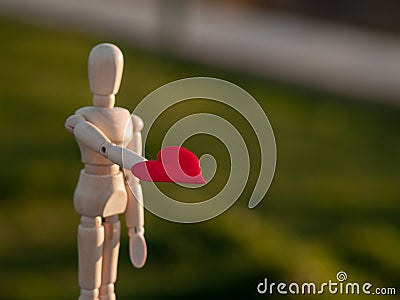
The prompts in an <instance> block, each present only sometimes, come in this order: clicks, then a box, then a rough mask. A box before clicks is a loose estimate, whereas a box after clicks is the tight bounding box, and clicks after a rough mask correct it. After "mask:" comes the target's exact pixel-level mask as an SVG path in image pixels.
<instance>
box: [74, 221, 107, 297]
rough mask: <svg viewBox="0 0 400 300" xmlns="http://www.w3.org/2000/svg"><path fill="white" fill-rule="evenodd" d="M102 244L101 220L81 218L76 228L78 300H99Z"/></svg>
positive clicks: (102, 229) (102, 230)
mask: <svg viewBox="0 0 400 300" xmlns="http://www.w3.org/2000/svg"><path fill="white" fill-rule="evenodd" d="M103 243H104V228H103V226H102V225H101V218H100V217H95V218H93V217H85V216H82V217H81V224H80V225H79V228H78V254H79V286H80V287H81V295H80V297H79V300H98V299H99V298H98V297H99V288H100V283H101V265H102V252H103Z"/></svg>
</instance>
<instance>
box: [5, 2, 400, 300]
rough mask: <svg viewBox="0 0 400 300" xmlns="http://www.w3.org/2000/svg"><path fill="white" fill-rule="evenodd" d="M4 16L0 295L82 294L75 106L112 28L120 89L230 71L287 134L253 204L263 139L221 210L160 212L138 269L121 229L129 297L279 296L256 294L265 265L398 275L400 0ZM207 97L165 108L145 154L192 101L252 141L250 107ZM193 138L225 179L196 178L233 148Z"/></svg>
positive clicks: (309, 275) (52, 7)
mask: <svg viewBox="0 0 400 300" xmlns="http://www.w3.org/2000/svg"><path fill="white" fill-rule="evenodd" d="M0 33H1V34H0V36H1V37H2V38H1V41H0V44H1V45H0V46H1V47H0V66H1V69H2V72H1V73H0V78H1V84H0V87H1V101H0V105H1V107H0V128H1V129H0V132H1V138H2V147H1V148H0V154H1V157H2V158H3V167H2V168H1V171H0V179H1V180H0V187H1V198H0V199H1V200H0V240H1V242H0V282H1V283H0V299H7V300H8V299H55V298H56V299H76V298H77V297H78V294H79V287H78V278H77V246H76V230H77V225H78V223H79V216H78V215H77V214H76V213H75V212H74V210H73V206H72V197H73V192H74V189H75V186H76V183H77V180H78V175H79V170H80V169H81V168H82V165H81V163H80V155H79V152H78V148H77V146H76V143H75V141H74V139H73V137H72V136H70V135H69V134H68V133H67V132H66V131H65V130H64V121H65V119H66V118H67V117H68V116H69V115H71V114H72V113H73V112H74V111H75V110H76V109H77V108H79V107H82V106H86V105H90V104H91V94H90V91H89V87H88V82H87V56H88V54H89V51H90V49H91V48H92V47H93V46H94V45H96V44H97V43H100V42H105V41H107V42H113V43H116V44H117V45H119V47H120V48H121V49H122V51H123V52H124V57H125V70H124V77H123V81H122V86H121V89H120V92H119V94H118V96H117V104H118V105H119V106H123V107H126V108H128V109H129V110H133V108H134V107H135V106H136V105H137V104H138V103H139V102H140V100H141V99H143V97H145V96H146V95H147V94H148V93H150V92H151V91H153V90H155V89H156V88H158V87H160V86H161V85H163V84H166V83H168V82H171V81H173V80H177V79H181V78H186V77H193V76H210V77H217V78H221V79H225V80H228V81H231V82H233V83H235V84H237V85H239V86H240V87H242V88H244V89H245V90H247V91H248V92H249V93H250V94H251V95H252V96H253V97H254V98H255V99H257V100H258V101H259V104H260V105H261V106H262V108H263V109H264V110H265V112H266V114H267V115H268V117H269V120H270V122H271V125H272V127H273V129H274V132H275V137H276V141H277V150H278V162H277V169H276V174H275V178H274V181H273V183H272V185H271V188H270V190H269V192H268V194H267V195H266V197H265V199H264V201H263V202H262V203H261V204H260V205H259V206H257V207H256V208H255V209H253V210H249V209H248V208H247V202H248V198H249V196H250V194H251V191H252V189H253V188H254V184H255V180H256V179H257V171H258V169H257V168H259V159H260V157H259V154H258V152H257V151H256V150H257V149H256V150H255V151H253V152H251V153H250V154H251V170H252V174H251V176H250V180H249V182H248V184H247V185H246V188H245V190H244V192H243V194H242V196H241V197H240V199H239V200H238V202H236V204H235V205H234V206H233V207H232V208H231V209H229V210H228V211H227V212H225V213H224V214H222V215H220V216H218V217H217V218H215V219H213V220H210V221H207V222H203V223H200V224H190V225H187V224H186V225H185V224H176V223H171V222H168V221H165V220H163V219H160V218H158V217H156V216H154V215H152V214H151V213H149V212H147V213H146V237H147V242H148V248H149V256H148V262H147V264H146V266H145V267H144V268H143V269H141V270H136V269H134V268H133V267H132V266H131V265H130V263H129V257H128V241H127V234H126V230H123V232H122V240H121V251H120V264H119V273H118V281H117V284H116V290H117V296H118V299H187V298H190V299H221V298H227V299H253V298H270V299H274V298H276V297H277V296H276V294H274V295H267V294H265V295H261V296H260V295H258V294H257V289H256V288H257V285H258V283H259V282H262V281H263V280H264V278H268V281H269V282H276V283H278V282H281V281H282V282H286V283H291V282H298V283H302V282H315V283H316V284H321V283H322V282H327V281H329V280H335V279H336V274H337V273H338V272H339V271H346V272H347V274H348V276H349V279H348V281H349V282H360V283H363V282H371V283H373V285H374V286H376V287H396V288H397V292H400V286H399V282H400V255H399V250H400V219H399V214H400V203H399V199H400V187H399V177H400V171H399V170H400V155H399V153H400V139H399V134H398V131H399V129H400V118H399V115H400V111H399V103H400V84H399V83H400V81H399V80H400V4H399V2H398V1H394V0H387V1H378V0H364V1H359V0H350V1H349V0H348V1H344V0H340V1H328V0H325V1H316V0H297V1H294V0H280V1H277V0H264V1H262V0H252V1H245V0H237V1H228V0H225V1H194V0H191V1H183V0H169V1H155V0H151V1H150V0H148V1H144V0H142V1H139V0H135V1H129V0H115V1H112V2H111V1H103V0H96V1H95V0H79V1H78V0H70V1H61V0H36V1H30V0H0ZM201 101H203V102H201ZM196 103H200V104H199V105H197V106H196V105H190V103H188V104H187V105H183V104H182V105H181V106H179V107H172V108H171V111H168V112H167V113H166V115H165V116H164V118H161V119H160V121H159V122H160V123H159V124H160V126H159V128H160V131H159V132H153V134H152V135H151V139H150V140H149V141H148V145H147V147H148V149H149V152H148V156H149V157H150V158H152V157H154V156H155V155H156V153H157V150H158V149H159V146H160V144H161V139H162V137H163V134H164V133H165V130H166V129H165V128H166V126H168V125H171V124H173V123H174V121H177V120H179V119H180V118H182V116H185V115H187V114H189V113H193V112H195V111H196V109H199V110H201V111H202V112H210V113H215V114H218V115H220V116H222V117H224V118H225V119H227V120H229V121H230V122H232V124H234V125H235V126H236V127H237V128H238V129H239V130H240V131H241V133H242V135H243V136H244V137H245V140H246V143H247V144H248V145H250V146H251V145H256V144H257V140H256V138H255V136H254V132H253V131H252V129H251V128H250V127H249V125H248V123H246V121H245V120H243V119H242V118H241V117H240V115H238V114H236V113H235V112H233V111H229V110H227V109H221V107H219V106H218V105H212V104H211V103H209V102H207V101H206V100H200V102H196ZM192 104H193V103H192ZM204 110H205V111H204ZM204 145H207V149H204ZM187 146H188V147H190V149H191V150H193V151H194V152H196V153H204V152H205V151H206V152H209V153H211V154H213V155H214V156H215V157H216V158H217V162H218V169H217V174H216V177H215V178H216V179H215V181H213V182H211V184H209V185H208V186H206V187H204V188H202V189H200V190H199V193H200V194H202V195H210V194H215V193H216V192H218V190H220V189H221V188H222V187H223V184H224V180H225V179H226V178H227V176H228V175H229V159H228V158H229V157H228V154H227V153H226V149H225V148H224V147H223V145H221V143H220V142H218V141H217V140H215V139H212V138H210V137H207V136H197V137H194V138H193V139H191V140H189V141H188V142H187ZM256 148H257V147H256ZM160 188H161V189H163V190H164V191H165V192H166V193H168V194H170V195H172V196H174V195H182V192H183V191H182V188H179V187H177V186H171V185H168V186H162V185H160ZM185 193H187V194H186V195H188V197H190V195H191V194H190V193H192V194H193V191H191V192H190V193H188V192H185ZM144 194H145V197H146V185H145V184H144ZM193 197H194V198H196V196H193ZM183 200H184V199H183ZM191 200H193V199H187V201H191ZM121 220H122V224H124V220H123V218H121ZM279 297H280V298H282V299H308V298H309V296H301V295H286V296H283V295H282V296H279ZM333 297H335V299H336V297H337V296H334V295H328V294H327V293H325V294H324V295H320V296H319V298H321V299H333ZM396 297H398V296H387V297H386V298H388V299H396ZM351 298H352V299H364V298H368V296H363V295H359V296H357V295H356V296H352V297H351Z"/></svg>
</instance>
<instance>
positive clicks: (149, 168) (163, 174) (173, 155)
mask: <svg viewBox="0 0 400 300" xmlns="http://www.w3.org/2000/svg"><path fill="white" fill-rule="evenodd" d="M131 171H132V174H133V175H135V176H136V177H137V178H139V179H140V180H143V181H152V182H176V183H196V184H204V183H206V181H205V180H204V178H203V176H202V175H201V170H200V162H199V159H198V158H197V156H196V155H195V154H194V153H193V152H190V151H189V150H187V149H186V148H183V147H179V146H168V147H165V148H162V149H161V150H160V151H159V152H158V154H157V160H148V161H143V162H140V163H137V164H135V165H133V166H132V168H131Z"/></svg>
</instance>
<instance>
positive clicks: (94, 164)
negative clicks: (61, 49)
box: [65, 44, 147, 300]
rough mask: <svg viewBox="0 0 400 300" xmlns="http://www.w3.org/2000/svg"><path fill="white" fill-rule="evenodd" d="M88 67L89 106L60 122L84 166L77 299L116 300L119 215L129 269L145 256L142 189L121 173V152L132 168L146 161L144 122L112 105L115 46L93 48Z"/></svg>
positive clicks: (117, 60)
mask: <svg viewBox="0 0 400 300" xmlns="http://www.w3.org/2000/svg"><path fill="white" fill-rule="evenodd" d="M88 69H89V83H90V89H91V91H92V93H93V106H89V107H84V108H81V109H79V110H77V111H76V112H75V114H74V115H72V116H71V117H69V118H68V119H67V121H66V123H65V127H66V129H67V130H68V131H69V132H70V133H72V134H74V135H75V138H76V140H77V142H78V145H79V148H80V151H81V156H82V162H83V163H84V169H83V170H82V171H81V174H80V178H79V182H78V185H77V187H76V190H75V195H74V207H75V210H76V211H77V212H78V213H79V214H80V215H81V222H80V225H79V228H78V253H79V285H80V288H81V294H80V297H79V299H80V300H97V299H100V300H112V299H115V298H116V297H115V293H114V283H115V281H116V277H117V264H118V252H119V240H120V221H119V217H118V215H119V214H122V213H124V214H125V219H126V224H127V227H128V232H129V238H130V243H129V252H130V258H131V261H132V263H133V265H134V266H135V267H137V268H140V267H142V266H143V265H144V263H145V261H146V256H147V250H146V249H147V248H146V242H145V239H144V227H143V225H144V217H143V206H142V204H141V203H143V199H142V190H141V186H140V183H139V180H138V179H137V178H135V177H134V176H129V178H128V177H126V178H125V177H124V176H123V173H122V172H121V170H120V166H122V152H124V155H125V154H126V153H128V154H129V155H126V156H124V160H128V161H129V162H128V163H129V164H131V165H133V164H134V163H137V162H142V161H146V159H144V158H143V157H141V156H140V155H141V152H142V140H141V133H140V131H141V130H142V128H143V122H142V120H141V119H140V118H139V117H137V116H134V115H133V116H131V114H130V113H129V111H128V110H126V109H124V108H120V107H114V103H115V94H116V93H117V92H118V90H119V86H120V82H121V77H122V69H123V56H122V53H121V51H120V50H119V49H118V47H116V46H115V45H112V44H99V45H97V46H95V47H94V48H93V49H92V51H91V53H90V55H89V67H88ZM125 132H127V134H126V133H125ZM126 148H127V149H130V150H132V151H133V152H132V151H129V150H126ZM128 180H129V181H130V186H131V187H132V189H133V191H134V193H132V192H131V190H130V188H129V187H128V184H127V181H128Z"/></svg>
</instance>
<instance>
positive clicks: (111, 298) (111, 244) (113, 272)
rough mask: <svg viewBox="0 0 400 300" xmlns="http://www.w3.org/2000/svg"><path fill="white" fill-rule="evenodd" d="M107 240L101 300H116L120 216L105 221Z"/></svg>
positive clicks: (105, 243)
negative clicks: (115, 285)
mask: <svg viewBox="0 0 400 300" xmlns="http://www.w3.org/2000/svg"><path fill="white" fill-rule="evenodd" d="M103 226H104V230H105V239H104V247H103V266H102V276H101V287H100V300H115V292H114V283H115V281H116V280H117V268H118V254H119V240H120V235H121V223H120V222H119V219H118V215H115V216H111V217H108V218H105V219H104V223H103Z"/></svg>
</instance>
